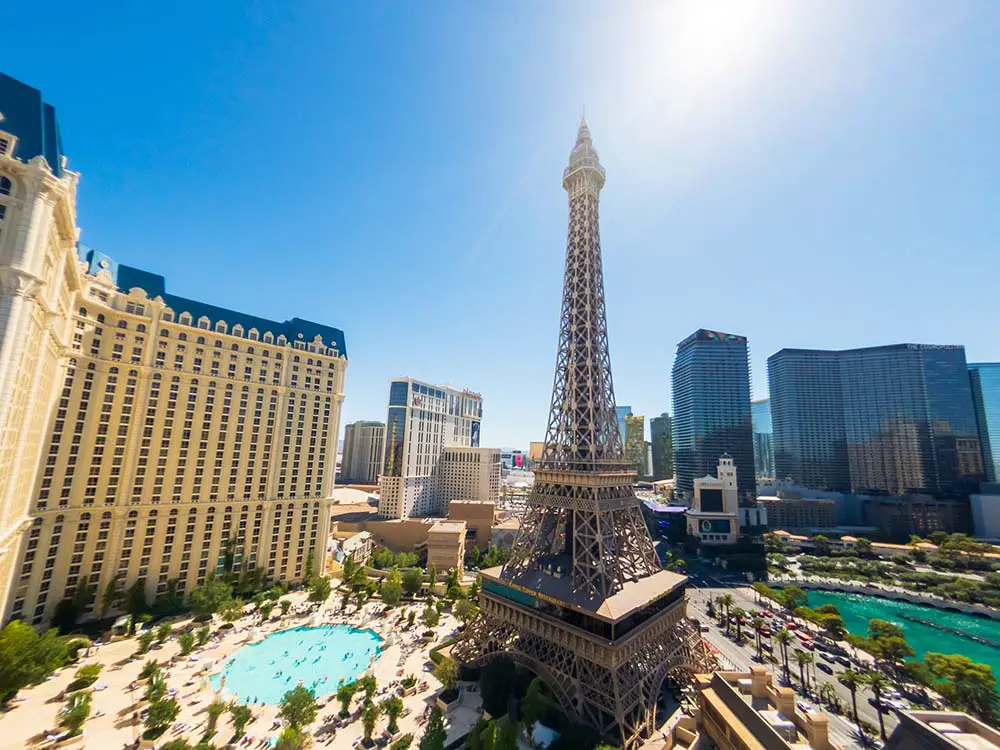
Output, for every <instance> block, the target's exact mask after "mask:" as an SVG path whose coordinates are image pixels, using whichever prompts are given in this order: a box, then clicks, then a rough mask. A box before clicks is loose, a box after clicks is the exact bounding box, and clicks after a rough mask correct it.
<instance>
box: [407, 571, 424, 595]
mask: <svg viewBox="0 0 1000 750" xmlns="http://www.w3.org/2000/svg"><path fill="white" fill-rule="evenodd" d="M423 583H424V576H423V574H422V573H421V572H420V569H419V568H409V569H408V570H407V571H406V572H405V573H403V592H404V593H405V594H406V595H407V596H410V597H413V596H416V595H417V594H419V593H420V587H421V586H422V585H423Z"/></svg>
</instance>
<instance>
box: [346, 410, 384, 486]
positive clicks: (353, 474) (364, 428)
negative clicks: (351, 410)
mask: <svg viewBox="0 0 1000 750" xmlns="http://www.w3.org/2000/svg"><path fill="white" fill-rule="evenodd" d="M384 441H385V425H384V424H383V423H382V422H352V423H351V424H349V425H347V426H346V427H345V428H344V458H343V460H342V461H341V469H340V477H341V482H343V483H345V484H347V483H353V484H375V483H376V482H378V473H379V471H380V470H381V468H382V448H383V442H384Z"/></svg>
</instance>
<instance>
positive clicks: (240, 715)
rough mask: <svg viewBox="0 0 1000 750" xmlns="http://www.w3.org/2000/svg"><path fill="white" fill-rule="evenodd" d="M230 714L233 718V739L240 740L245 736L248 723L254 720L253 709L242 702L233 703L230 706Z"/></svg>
mask: <svg viewBox="0 0 1000 750" xmlns="http://www.w3.org/2000/svg"><path fill="white" fill-rule="evenodd" d="M229 716H230V717H231V718H232V720H233V732H234V734H233V739H234V740H238V739H240V738H242V737H243V732H244V730H245V729H246V726H247V724H249V723H250V722H251V721H253V711H251V710H250V707H249V706H244V705H243V704H242V703H233V704H232V705H231V706H230V707H229Z"/></svg>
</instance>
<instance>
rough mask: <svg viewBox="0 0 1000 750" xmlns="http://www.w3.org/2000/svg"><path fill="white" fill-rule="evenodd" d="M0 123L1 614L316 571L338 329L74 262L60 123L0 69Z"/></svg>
mask: <svg viewBox="0 0 1000 750" xmlns="http://www.w3.org/2000/svg"><path fill="white" fill-rule="evenodd" d="M0 111H2V112H3V113H4V119H3V120H2V121H0V146H2V147H0V258H2V261H0V263H2V264H3V265H4V269H3V272H4V274H5V278H7V279H8V283H7V284H5V285H4V289H3V291H2V292H0V294H2V295H3V299H2V300H0V330H3V331H4V336H3V337H2V339H0V420H2V429H0V440H3V441H5V442H4V444H3V445H2V446H0V456H2V457H3V458H2V461H0V473H2V481H0V487H2V488H3V492H4V494H3V498H2V501H0V529H2V531H0V533H2V534H3V535H4V539H3V543H2V544H0V550H2V551H0V570H2V571H3V576H2V579H0V604H2V608H3V609H2V616H3V619H4V620H6V619H9V618H11V617H20V618H23V619H24V620H26V621H27V622H29V623H32V624H42V623H45V622H48V621H49V620H50V619H51V617H52V614H53V612H54V610H55V608H56V606H57V605H58V604H59V602H60V601H61V600H63V599H65V598H68V597H72V596H73V595H74V594H75V593H76V591H77V587H78V586H86V587H87V588H86V596H84V597H82V598H83V599H84V600H85V601H86V605H85V610H84V611H83V612H82V613H80V614H81V616H83V617H88V616H91V615H95V614H97V615H100V614H106V610H105V607H104V602H103V600H104V594H105V593H109V594H110V595H111V598H112V599H114V598H117V597H120V596H121V595H122V594H123V593H124V591H125V589H127V588H129V587H131V586H132V585H133V584H135V583H136V582H137V581H142V582H144V594H145V597H146V600H147V602H150V603H152V602H153V600H154V599H155V598H158V597H161V596H164V595H166V594H167V592H168V589H169V590H170V591H171V592H172V593H174V594H176V595H183V594H185V593H186V592H188V591H190V590H191V589H192V588H193V587H194V586H195V585H197V584H198V583H199V582H200V581H202V580H204V578H205V576H206V575H208V574H209V573H215V572H217V571H219V570H224V569H226V568H231V569H232V570H233V571H234V572H239V571H240V570H247V569H250V568H254V567H258V568H261V567H262V568H265V569H266V570H267V571H268V573H269V575H271V576H273V577H275V578H280V579H283V580H288V581H292V580H297V579H301V577H302V575H303V572H304V568H305V565H306V562H307V560H308V558H309V557H310V556H312V557H313V563H314V565H315V567H316V569H320V570H321V569H322V566H323V562H324V561H325V554H326V542H327V526H328V519H329V515H330V514H329V510H328V500H327V498H328V497H329V496H330V493H331V491H332V489H333V482H334V467H335V462H336V448H337V435H338V432H339V427H340V424H339V421H340V404H341V401H342V399H343V392H344V376H345V370H346V366H347V359H346V350H345V347H344V334H343V332H342V331H340V330H338V329H336V328H331V327H328V326H325V325H320V324H317V323H312V322H309V321H306V320H302V319H299V318H293V319H291V320H287V321H284V322H280V321H272V320H266V319H263V318H258V317H254V316H251V315H246V314H244V313H239V312H235V311H232V310H225V309H222V308H219V307H214V306H212V305H208V304H205V303H203V302H199V301H195V300H191V299H186V298H184V297H179V296H177V295H174V294H170V293H168V292H167V291H166V284H165V281H164V278H163V277H162V276H159V275H156V274H154V273H150V272H148V271H143V270H140V269H137V268H133V267H131V266H127V265H124V264H119V263H118V262H116V261H115V260H114V258H112V257H110V256H108V255H106V254H104V253H101V252H98V251H95V250H91V249H89V248H86V247H83V246H80V247H79V249H77V245H76V235H77V231H78V230H77V228H76V215H75V211H76V206H75V199H76V182H77V175H76V174H74V173H72V172H70V171H69V170H68V169H67V167H66V164H67V162H66V160H65V157H64V156H63V155H62V153H61V152H60V145H59V133H58V128H57V126H56V122H55V112H54V110H53V109H52V107H50V106H49V105H47V104H45V103H44V102H43V100H42V98H41V95H40V94H39V92H38V91H36V90H35V89H32V88H30V87H28V86H25V85H24V84H21V83H19V82H17V81H14V80H13V79H10V78H8V77H6V76H0ZM182 538H183V539H185V540H186V541H185V543H184V544H183V545H182V544H180V543H179V542H178V543H176V544H175V543H174V540H175V539H177V540H180V539H182ZM12 561H16V562H15V564H13V565H12ZM171 582H175V583H171ZM117 606H118V605H113V606H112V609H114V608H116V607H117Z"/></svg>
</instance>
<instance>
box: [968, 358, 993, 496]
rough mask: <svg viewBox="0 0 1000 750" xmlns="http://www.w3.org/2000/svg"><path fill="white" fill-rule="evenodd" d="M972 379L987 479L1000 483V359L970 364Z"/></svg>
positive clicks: (973, 398)
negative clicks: (986, 362) (999, 360)
mask: <svg viewBox="0 0 1000 750" xmlns="http://www.w3.org/2000/svg"><path fill="white" fill-rule="evenodd" d="M969 378H970V380H971V382H972V400H973V403H974V404H975V406H976V426H977V428H978V430H979V444H980V445H981V446H982V451H983V470H984V471H985V473H986V481H988V482H1000V362H990V363H988V364H985V363H979V364H970V365H969Z"/></svg>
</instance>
